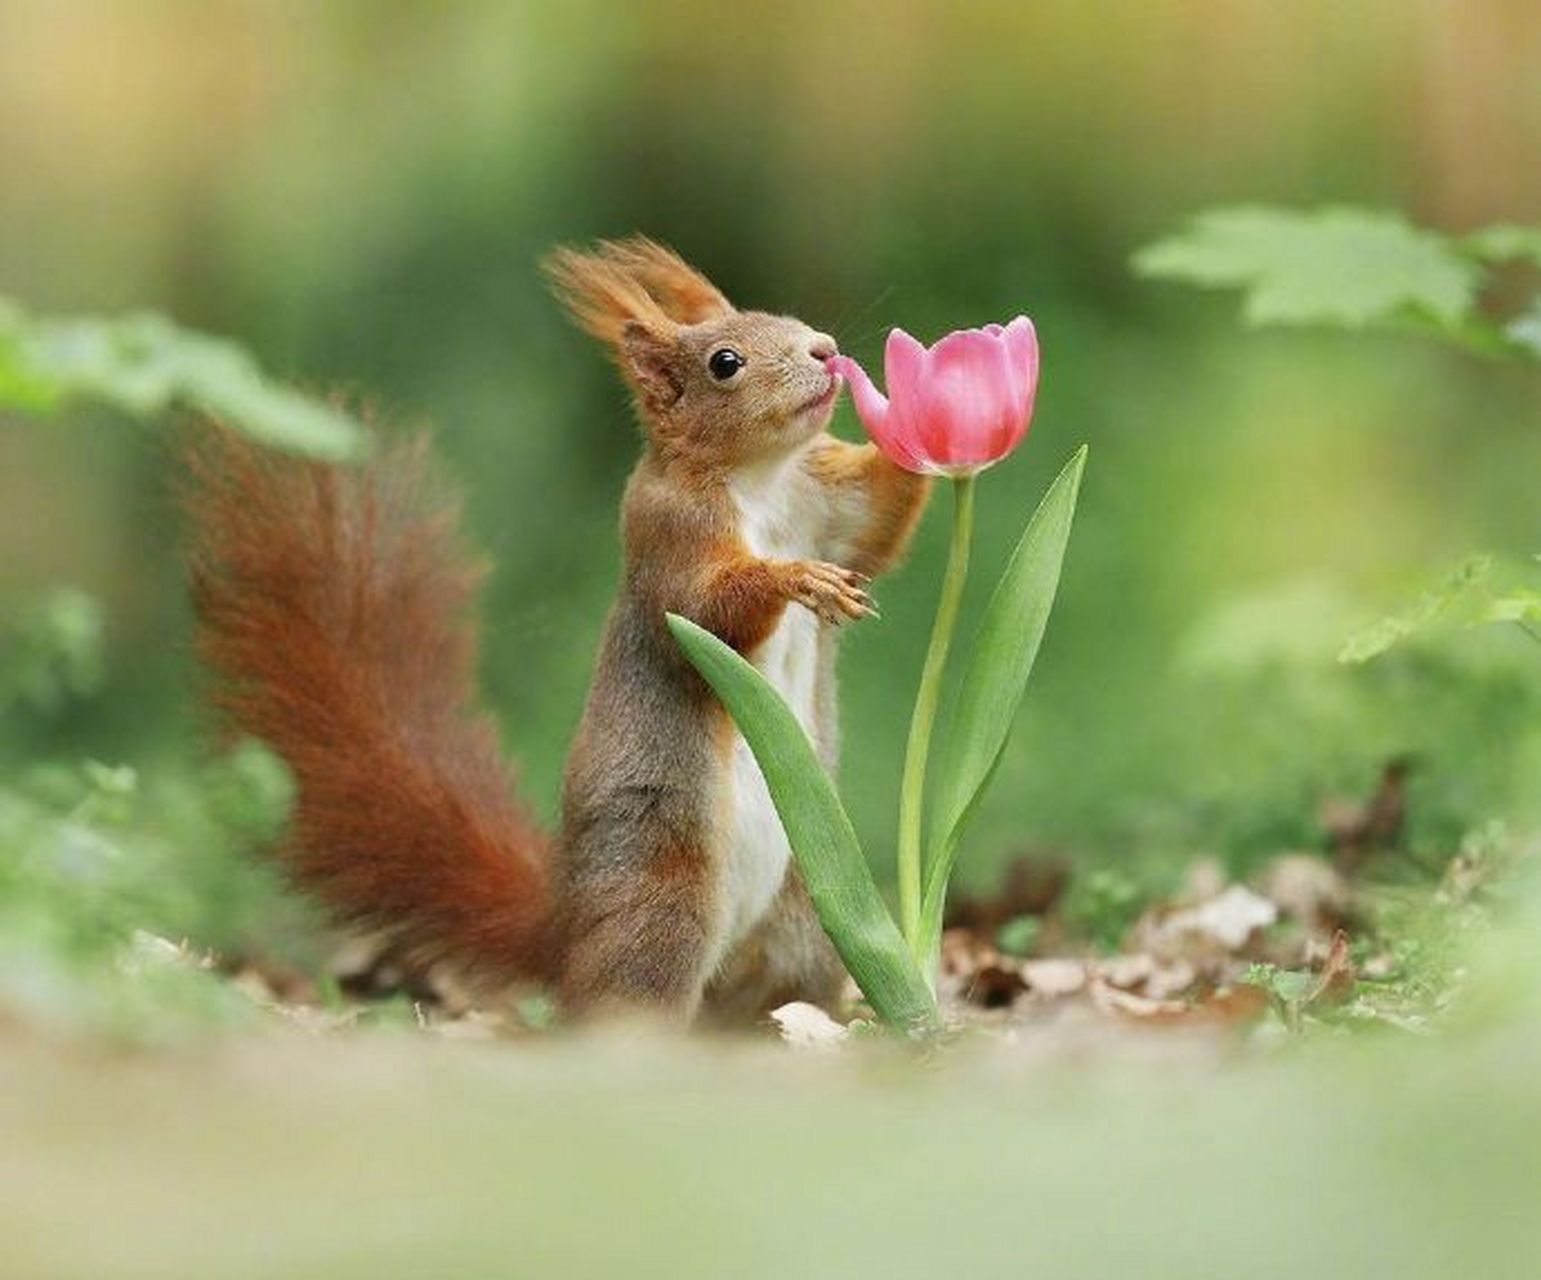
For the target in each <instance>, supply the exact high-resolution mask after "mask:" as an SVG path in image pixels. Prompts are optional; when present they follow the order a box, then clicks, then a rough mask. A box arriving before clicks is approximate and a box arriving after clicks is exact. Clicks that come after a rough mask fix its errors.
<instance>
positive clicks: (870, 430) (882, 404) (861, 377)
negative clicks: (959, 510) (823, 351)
mask: <svg viewBox="0 0 1541 1280" xmlns="http://www.w3.org/2000/svg"><path fill="white" fill-rule="evenodd" d="M824 367H825V368H827V369H828V370H829V371H830V372H831V373H834V374H838V375H839V376H840V377H842V378H844V379H845V380H846V381H847V382H848V383H850V385H851V401H852V403H853V404H855V406H856V416H857V417H858V418H860V419H861V425H862V426H863V427H864V428H865V429H866V432H867V434H868V435H869V436H870V437H871V438H872V441H873V443H874V444H876V445H877V447H878V448H879V449H881V450H882V451H883V452H884V453H885V454H887V455H888V457H889V458H890V459H891V460H892V461H893V462H894V463H895V464H897V465H898V466H901V467H903V468H904V469H905V470H906V471H924V470H925V469H926V467H925V463H924V461H923V460H922V459H920V458H918V457H917V456H915V454H913V453H912V452H911V451H910V449H909V448H908V446H907V445H906V443H905V441H904V440H903V438H902V435H901V434H900V433H898V432H896V427H897V426H898V424H899V415H898V413H897V412H895V410H894V406H893V404H892V403H891V402H890V401H889V400H888V399H887V398H886V397H885V396H884V395H883V393H882V392H881V391H879V390H878V389H877V387H876V386H874V385H873V382H872V379H871V378H869V377H868V376H867V371H866V370H865V369H863V368H862V367H861V365H859V364H857V363H856V361H854V360H852V359H851V357H850V356H831V357H830V358H829V359H828V360H826V361H825V362H824Z"/></svg>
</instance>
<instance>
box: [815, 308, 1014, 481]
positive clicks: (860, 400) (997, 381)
mask: <svg viewBox="0 0 1541 1280" xmlns="http://www.w3.org/2000/svg"><path fill="white" fill-rule="evenodd" d="M883 354H884V358H883V363H884V372H885V375H886V380H887V382H888V395H887V397H885V396H884V395H883V393H882V392H881V391H879V390H878V389H877V388H876V387H875V386H873V385H872V379H871V378H869V377H868V376H867V374H866V371H865V370H864V369H862V367H861V366H860V365H859V364H857V363H856V361H854V360H852V359H851V358H850V357H849V356H832V357H831V358H830V359H829V361H828V362H827V363H828V367H829V369H830V371H831V372H833V373H837V374H839V375H841V376H842V377H844V378H845V379H846V380H847V381H848V382H849V383H850V384H851V398H852V399H853V400H854V401H855V402H856V414H857V416H858V417H859V418H860V419H861V421H862V426H864V427H866V429H867V434H868V435H870V436H871V437H872V439H873V440H874V441H875V442H876V443H877V446H878V448H880V449H882V451H883V452H884V453H886V454H887V455H888V456H889V457H890V458H892V459H893V460H894V462H896V463H898V464H899V466H901V467H903V468H904V469H905V470H907V471H919V472H925V473H928V474H931V475H946V476H954V477H956V476H965V475H972V474H974V473H975V472H976V471H982V470H983V469H984V468H985V467H988V466H989V465H990V464H991V463H993V462H999V461H1000V460H1001V459H1002V458H1004V457H1005V456H1006V455H1007V454H1008V453H1010V452H1011V451H1012V449H1014V448H1015V447H1016V445H1017V442H1018V441H1019V440H1021V439H1022V436H1023V435H1024V434H1025V433H1026V431H1027V424H1028V421H1029V420H1030V419H1031V418H1032V416H1033V396H1034V394H1035V393H1036V392H1037V390H1038V335H1037V334H1036V333H1035V332H1034V331H1033V322H1032V321H1031V320H1029V319H1028V318H1027V317H1026V316H1018V317H1017V318H1016V319H1015V320H1013V321H1012V322H1011V323H1010V324H1008V325H1006V326H1005V328H1002V327H1001V326H1000V325H998V324H989V325H986V326H985V327H984V328H983V329H959V330H958V331H957V332H956V333H949V334H948V335H947V336H946V337H945V338H943V339H942V340H941V341H940V342H938V343H937V344H936V345H935V346H934V347H930V348H927V347H923V346H921V345H920V343H918V342H916V341H915V339H914V338H912V337H910V335H909V334H907V333H905V331H904V330H903V329H895V330H893V332H891V333H890V334H889V335H888V346H887V348H886V350H885V351H884V353H883Z"/></svg>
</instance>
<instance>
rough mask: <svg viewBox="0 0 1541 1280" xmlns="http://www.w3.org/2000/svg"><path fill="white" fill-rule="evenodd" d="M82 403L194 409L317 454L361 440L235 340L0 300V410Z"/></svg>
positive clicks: (354, 451) (352, 425)
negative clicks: (40, 314) (40, 310)
mask: <svg viewBox="0 0 1541 1280" xmlns="http://www.w3.org/2000/svg"><path fill="white" fill-rule="evenodd" d="M82 401H94V402H96V403H99V404H105V405H108V406H110V407H112V408H114V409H117V410H119V411H121V412H123V413H126V414H128V415H129V416H131V417H135V418H141V419H143V418H152V417H158V416H160V415H162V414H165V413H167V412H168V411H170V410H171V409H173V408H178V407H180V408H186V409H192V410H195V411H197V412H199V413H205V414H208V415H209V416H210V417H212V418H215V419H217V420H218V421H220V422H222V423H224V424H225V425H226V426H229V427H231V428H232V429H234V430H237V431H240V432H242V433H243V434H245V435H248V436H250V437H251V438H253V439H254V440H258V441H260V442H262V443H264V444H269V445H273V446H276V447H278V448H282V449H289V450H293V451H295V452H299V453H308V454H312V455H315V456H317V457H324V458H334V459H345V458H351V457H357V456H359V455H360V454H362V453H364V452H365V451H366V450H367V446H368V435H367V433H366V432H365V431H364V429H363V428H362V427H361V426H360V425H359V424H358V423H357V422H355V421H354V420H353V419H352V418H350V417H349V416H348V415H347V414H345V413H343V412H341V411H339V410H337V409H334V408H332V407H330V406H329V405H326V404H323V403H322V402H320V401H318V400H314V399H312V398H311V397H309V396H306V395H302V394H301V393H300V392H298V391H294V390H291V389H290V388H288V387H285V386H282V385H280V384H278V383H276V382H273V381H271V380H269V379H268V378H267V377H266V376H265V375H264V374H263V372H262V370H261V369H260V368H259V367H258V365H257V363H256V361H254V360H253V359H252V357H251V356H250V355H248V354H247V353H246V352H245V351H244V350H242V349H241V348H240V347H238V346H236V345H235V344H233V343H229V342H225V341H222V340H220V339H218V338H211V337H208V336H206V335H204V334H200V333H194V332H192V331H190V330H187V329H182V328H179V327H177V326H176V325H174V324H172V323H171V321H169V320H167V319H166V318H165V317H163V316H159V315H154V314H152V313H140V314H136V315H129V316H124V317H121V318H117V319H105V318H97V317H80V318H65V319H42V318H37V317H33V316H29V315H27V313H26V312H25V311H23V310H22V308H21V307H20V306H18V305H17V304H16V303H15V302H12V301H9V300H7V299H5V298H0V408H12V409H20V410H23V411H25V412H29V413H43V414H46V413H55V412H58V411H59V410H61V409H63V408H65V407H67V406H69V405H71V404H75V403H79V402H82Z"/></svg>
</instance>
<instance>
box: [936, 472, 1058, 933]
mask: <svg viewBox="0 0 1541 1280" xmlns="http://www.w3.org/2000/svg"><path fill="white" fill-rule="evenodd" d="M1085 466H1086V446H1085V445H1082V446H1081V448H1080V449H1078V450H1077V451H1076V454H1075V456H1074V457H1073V458H1071V459H1070V461H1069V462H1068V463H1067V464H1066V465H1065V469H1064V470H1063V471H1061V472H1060V474H1059V477H1058V478H1057V479H1056V480H1055V481H1054V483H1053V484H1052V485H1050V486H1049V491H1048V493H1046V494H1045V495H1044V498H1043V501H1042V502H1041V503H1039V504H1038V510H1037V511H1035V512H1034V513H1033V518H1032V519H1031V520H1030V521H1028V525H1027V529H1026V530H1025V531H1024V532H1023V534H1022V539H1021V541H1020V542H1018V543H1017V547H1016V550H1015V551H1013V552H1012V555H1011V559H1010V561H1009V562H1008V563H1007V565H1006V571H1005V573H1003V574H1002V575H1001V580H1000V583H999V584H998V585H997V586H996V588H995V593H994V595H992V596H991V597H990V603H989V604H988V605H987V606H986V607H985V613H984V618H983V619H982V621H981V622H980V624H979V631H978V634H977V635H976V636H975V637H974V645H973V648H972V650H971V651H970V652H969V656H968V661H967V665H966V666H965V667H964V670H963V675H962V678H961V680H960V682H959V685H958V692H957V697H956V699H955V701H954V705H953V712H952V716H951V718H950V720H949V723H948V727H947V736H946V739H945V740H944V743H943V749H942V752H941V756H940V758H939V759H938V760H937V762H936V782H935V792H934V796H933V800H932V812H933V813H934V814H935V815H936V822H935V824H934V825H933V827H932V832H933V838H932V841H931V853H930V857H929V858H928V860H927V868H926V891H925V899H924V902H923V904H922V908H921V935H920V936H921V938H922V939H923V940H925V942H926V944H927V945H926V947H924V948H922V954H929V953H930V952H934V950H935V946H936V940H937V938H938V937H939V936H940V933H941V921H942V907H943V904H944V901H945V898H946V895H947V881H948V877H950V876H951V874H952V868H953V864H954V862H956V860H957V856H958V841H959V838H960V837H961V835H962V832H963V828H964V827H965V826H966V825H967V823H968V820H969V818H970V816H971V815H972V813H973V811H974V807H975V805H976V804H977V803H978V802H979V798H980V797H981V796H982V795H983V794H984V792H985V789H986V788H987V787H988V786H989V783H990V778H991V777H992V776H993V775H994V773H995V770H996V767H997V766H998V765H999V764H1000V759H1001V752H1002V751H1003V750H1004V749H1005V746H1006V739H1007V738H1008V737H1009V736H1010V734H1011V725H1012V721H1013V720H1015V718H1016V714H1017V708H1018V707H1019V706H1021V704H1022V695H1023V693H1024V692H1025V691H1026V689H1027V678H1028V676H1029V675H1030V674H1031V673H1032V670H1033V662H1034V660H1035V659H1036V658H1037V657H1038V646H1039V645H1040V644H1041V643H1042V641H1043V633H1044V628H1045V627H1046V626H1047V625H1048V622H1049V611H1050V610H1051V609H1053V607H1054V596H1055V593H1056V591H1057V590H1058V589H1059V575H1060V566H1061V564H1062V563H1063V562H1064V558H1065V545H1066V543H1067V542H1068V540H1069V538H1070V524H1071V521H1072V519H1074V517H1075V505H1076V497H1077V495H1078V493H1079V492H1080V488H1081V472H1082V471H1083V470H1084V469H1085Z"/></svg>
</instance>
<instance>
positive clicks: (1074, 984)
mask: <svg viewBox="0 0 1541 1280" xmlns="http://www.w3.org/2000/svg"><path fill="white" fill-rule="evenodd" d="M1022 977H1023V978H1024V979H1026V981H1027V989H1028V992H1029V993H1030V994H1031V995H1034V996H1042V997H1043V998H1044V999H1048V1000H1058V999H1061V998H1063V997H1065V996H1073V995H1075V994H1077V993H1078V992H1080V991H1081V990H1083V989H1084V988H1085V986H1086V965H1085V964H1084V963H1083V962H1082V961H1080V960H1062V959H1054V960H1028V961H1025V962H1024V963H1023V965H1022Z"/></svg>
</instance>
